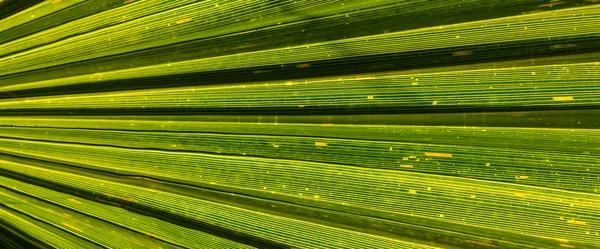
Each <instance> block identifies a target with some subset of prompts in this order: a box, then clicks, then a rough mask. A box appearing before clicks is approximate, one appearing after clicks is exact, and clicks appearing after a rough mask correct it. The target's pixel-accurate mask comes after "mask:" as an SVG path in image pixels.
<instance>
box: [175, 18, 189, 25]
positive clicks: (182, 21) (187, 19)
mask: <svg viewBox="0 0 600 249" xmlns="http://www.w3.org/2000/svg"><path fill="white" fill-rule="evenodd" d="M191 21H192V18H189V17H188V18H185V19H181V20H179V21H177V24H182V23H186V22H191Z"/></svg>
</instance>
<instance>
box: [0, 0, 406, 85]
mask: <svg viewBox="0 0 600 249" xmlns="http://www.w3.org/2000/svg"><path fill="white" fill-rule="evenodd" d="M400 1H401V0H379V1H374V2H371V1H369V2H365V1H358V0H354V1H350V2H348V3H345V4H344V5H341V4H340V3H339V2H340V1H339V0H318V1H295V2H294V1H292V2H279V1H266V3H265V2H262V1H234V0H228V1H221V2H220V3H219V4H216V3H215V2H212V1H202V2H198V3H195V4H190V5H187V6H182V7H179V8H176V9H172V10H168V11H163V12H160V13H158V14H154V15H150V16H147V17H143V18H139V19H136V20H133V21H130V22H127V23H123V24H120V25H115V26H112V27H108V28H105V29H102V30H98V31H95V32H90V33H87V34H84V35H80V36H76V37H73V38H71V39H67V40H63V41H59V42H56V43H52V44H49V45H46V46H42V47H39V48H35V49H32V50H28V51H25V52H22V53H18V54H14V55H10V56H7V57H4V58H1V59H0V67H3V68H4V70H3V72H1V73H0V74H2V75H6V74H11V73H16V72H22V71H27V70H33V69H38V68H43V67H48V66H53V65H60V64H64V63H70V62H75V61H81V60H86V59H91V58H98V57H102V56H108V55H115V54H121V53H125V52H131V51H135V50H141V49H146V48H151V47H157V46H162V45H167V44H173V43H177V42H183V41H189V40H194V39H200V38H207V37H213V36H218V35H225V34H230V33H234V32H240V31H245V30H250V29H255V28H259V27H264V26H269V25H276V24H278V23H281V22H292V21H297V20H302V19H305V18H306V17H307V16H312V17H318V16H322V15H331V14H334V13H339V12H340V11H347V10H352V9H355V8H356V7H362V8H364V7H369V6H377V5H382V4H386V3H393V2H400ZM107 44H108V45H107ZM132 44H136V45H135V46H132Z"/></svg>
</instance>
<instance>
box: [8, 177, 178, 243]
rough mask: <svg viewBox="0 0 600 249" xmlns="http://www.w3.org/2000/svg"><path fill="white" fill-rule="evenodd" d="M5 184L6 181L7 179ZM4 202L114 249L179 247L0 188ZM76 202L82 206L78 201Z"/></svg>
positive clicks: (15, 208) (12, 207) (74, 200)
mask: <svg viewBox="0 0 600 249" xmlns="http://www.w3.org/2000/svg"><path fill="white" fill-rule="evenodd" d="M3 181H4V180H3ZM0 200H1V201H2V203H5V205H6V206H7V207H9V208H11V209H13V210H18V211H19V212H22V213H25V214H28V215H30V216H32V217H35V218H36V219H38V220H43V221H45V222H47V223H48V224H51V225H53V226H56V227H58V228H60V229H62V230H65V231H67V232H69V233H72V234H75V235H77V236H79V237H83V238H85V239H87V240H89V241H93V242H94V243H97V244H99V245H103V246H106V247H110V248H176V247H174V246H172V245H169V244H167V243H163V242H161V241H157V240H151V239H148V237H146V235H142V234H139V233H134V232H132V231H130V230H127V229H123V228H121V227H118V226H115V225H113V224H110V223H107V222H103V221H100V220H97V219H94V218H92V217H89V216H85V215H82V214H80V213H77V212H73V211H72V210H68V209H65V208H61V207H59V206H56V205H52V204H49V203H46V202H42V201H39V200H36V199H34V198H30V197H27V196H23V195H19V194H16V193H14V192H11V191H8V190H6V189H2V188H0ZM71 200H72V201H73V202H76V203H82V202H81V201H79V200H77V199H71Z"/></svg>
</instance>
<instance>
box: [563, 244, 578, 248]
mask: <svg viewBox="0 0 600 249" xmlns="http://www.w3.org/2000/svg"><path fill="white" fill-rule="evenodd" d="M560 246H562V247H567V248H575V247H574V246H572V245H567V244H560Z"/></svg>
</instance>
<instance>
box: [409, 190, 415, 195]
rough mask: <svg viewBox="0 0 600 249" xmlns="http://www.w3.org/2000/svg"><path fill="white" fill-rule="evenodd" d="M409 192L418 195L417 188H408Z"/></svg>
mask: <svg viewBox="0 0 600 249" xmlns="http://www.w3.org/2000/svg"><path fill="white" fill-rule="evenodd" d="M408 193H409V194H413V195H416V194H417V191H416V190H414V189H409V190H408Z"/></svg>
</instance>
